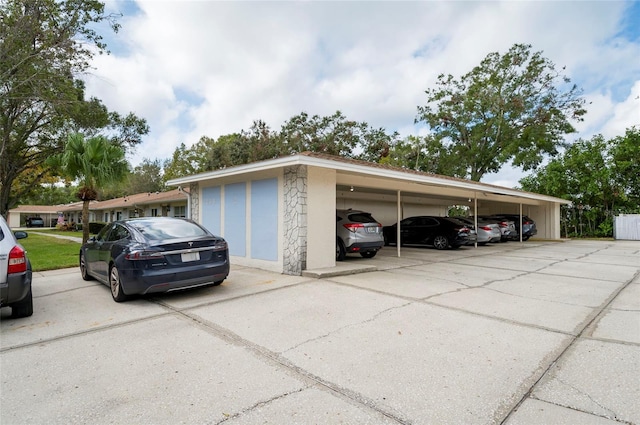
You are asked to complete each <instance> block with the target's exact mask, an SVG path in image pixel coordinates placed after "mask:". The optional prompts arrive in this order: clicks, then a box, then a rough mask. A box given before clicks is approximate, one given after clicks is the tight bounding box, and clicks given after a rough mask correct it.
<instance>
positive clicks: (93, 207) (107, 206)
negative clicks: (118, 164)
mask: <svg viewBox="0 0 640 425" xmlns="http://www.w3.org/2000/svg"><path fill="white" fill-rule="evenodd" d="M184 192H188V189H185V190H184ZM186 200H187V197H186V195H185V194H184V193H181V192H180V190H178V189H174V190H169V191H167V192H149V193H137V194H135V195H130V196H123V197H121V198H116V199H109V200H106V201H91V202H90V203H89V210H90V211H100V210H111V209H120V208H132V207H135V206H144V205H154V204H163V203H169V202H176V201H185V202H186ZM75 211H82V202H73V203H70V204H65V205H21V206H19V207H16V208H14V209H12V210H10V212H12V213H15V212H19V213H24V214H38V213H42V214H45V213H46V214H55V213H59V212H61V213H66V212H75Z"/></svg>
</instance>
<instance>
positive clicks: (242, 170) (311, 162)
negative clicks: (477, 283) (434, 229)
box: [167, 152, 570, 204]
mask: <svg viewBox="0 0 640 425" xmlns="http://www.w3.org/2000/svg"><path fill="white" fill-rule="evenodd" d="M296 165H307V166H314V167H320V168H330V169H334V170H336V171H337V172H338V173H344V174H351V175H359V176H362V177H375V178H378V179H383V180H388V181H395V182H397V183H399V184H401V183H413V184H420V185H428V186H431V187H434V186H435V187H441V188H455V189H463V190H470V191H476V192H481V193H484V194H490V195H498V196H509V197H516V198H520V199H529V200H533V201H546V202H554V203H559V204H569V203H570V201H567V200H565V199H561V198H556V197H553V196H547V195H541V194H538V193H533V192H525V191H522V190H518V189H510V188H506V187H502V186H496V185H492V184H487V183H480V182H474V181H471V180H465V179H459V178H455V177H449V176H442V175H438V174H431V173H425V172H422V171H416V170H410V169H405V168H399V167H393V166H390V165H386V164H378V163H373V162H366V161H360V160H355V159H348V158H343V157H338V156H333V155H327V154H321V153H315V152H302V153H299V154H296V155H291V156H286V157H280V158H275V159H270V160H265V161H259V162H252V163H249V164H243V165H238V166H235V167H229V168H224V169H221V170H215V171H209V172H206V173H200V174H195V175H192V176H186V177H180V178H176V179H172V180H169V181H168V182H167V184H168V185H170V186H179V185H184V184H189V183H196V182H201V181H206V180H216V179H220V178H225V177H231V176H238V175H243V174H251V173H255V172H260V171H265V170H271V169H277V168H284V167H291V166H296ZM399 189H400V188H399Z"/></svg>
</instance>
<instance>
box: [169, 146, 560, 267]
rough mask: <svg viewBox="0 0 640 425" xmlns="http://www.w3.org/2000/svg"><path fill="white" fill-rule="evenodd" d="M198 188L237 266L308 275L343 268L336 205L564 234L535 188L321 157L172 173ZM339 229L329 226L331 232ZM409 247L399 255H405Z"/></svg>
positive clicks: (551, 203) (195, 212)
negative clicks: (509, 217)
mask: <svg viewBox="0 0 640 425" xmlns="http://www.w3.org/2000/svg"><path fill="white" fill-rule="evenodd" d="M167 183H168V184H169V185H174V186H180V187H184V188H186V187H189V188H190V194H191V195H190V202H189V208H188V209H189V212H188V216H190V217H191V218H192V219H194V220H195V221H198V222H200V223H201V224H203V225H204V226H206V227H207V228H208V229H209V230H211V231H212V232H213V233H215V234H218V235H221V236H223V237H225V239H227V241H228V242H229V250H230V255H231V259H232V261H233V262H234V263H236V264H240V265H247V266H251V267H258V268H264V269H267V270H272V271H278V272H282V273H285V274H294V275H299V274H301V273H302V271H303V270H306V269H317V268H325V267H333V266H335V218H334V217H335V209H336V208H340V209H342V208H353V209H362V210H366V211H369V212H371V213H372V214H373V215H374V217H375V218H376V219H377V220H378V221H380V222H381V223H382V224H383V225H389V224H393V223H395V222H397V221H399V220H401V219H402V218H404V217H409V216H412V215H439V216H445V215H446V214H447V211H448V207H449V206H452V205H465V206H468V207H470V208H471V211H472V212H473V213H474V215H478V214H494V213H511V214H520V215H528V216H530V217H532V218H533V219H534V220H535V221H536V224H537V228H538V235H537V237H538V238H542V239H559V238H560V205H561V204H563V203H567V201H565V200H563V199H559V198H554V197H550V196H545V195H540V194H536V193H530V192H523V191H519V190H515V189H509V188H504V187H500V186H494V185H489V184H485V183H478V182H472V181H469V180H463V179H456V178H451V177H446V176H439V175H434V174H427V173H422V172H417V171H413V170H405V169H401V168H396V167H389V166H385V165H381V164H375V163H368V162H363V161H356V160H350V159H345V158H339V157H334V156H329V155H323V154H317V153H309V152H305V153H301V154H298V155H292V156H289V157H284V158H277V159H273V160H267V161H261V162H256V163H251V164H245V165H241V166H237V167H230V168H227V169H223V170H216V171H212V172H207V173H202V174H197V175H194V176H188V177H182V178H178V179H173V180H170V181H169V182H167ZM329 229H330V230H329ZM400 254H401V252H400V247H398V248H397V255H400Z"/></svg>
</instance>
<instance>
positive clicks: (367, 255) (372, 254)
mask: <svg viewBox="0 0 640 425" xmlns="http://www.w3.org/2000/svg"><path fill="white" fill-rule="evenodd" d="M377 253H378V251H367V252H361V253H360V255H362V256H363V257H364V258H373V257H375V256H376V254H377Z"/></svg>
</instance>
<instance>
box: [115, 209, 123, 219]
mask: <svg viewBox="0 0 640 425" xmlns="http://www.w3.org/2000/svg"><path fill="white" fill-rule="evenodd" d="M116 220H122V211H117V212H116Z"/></svg>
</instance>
